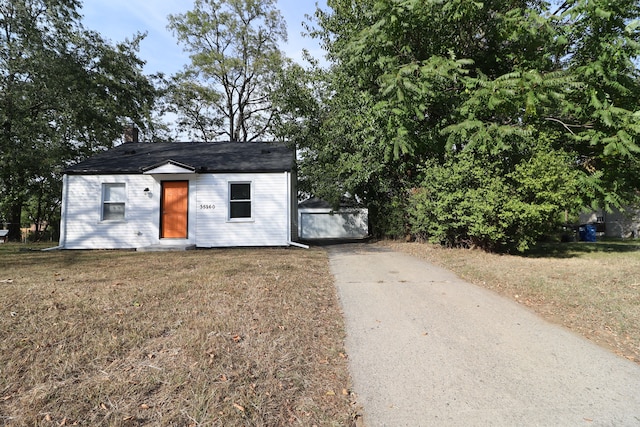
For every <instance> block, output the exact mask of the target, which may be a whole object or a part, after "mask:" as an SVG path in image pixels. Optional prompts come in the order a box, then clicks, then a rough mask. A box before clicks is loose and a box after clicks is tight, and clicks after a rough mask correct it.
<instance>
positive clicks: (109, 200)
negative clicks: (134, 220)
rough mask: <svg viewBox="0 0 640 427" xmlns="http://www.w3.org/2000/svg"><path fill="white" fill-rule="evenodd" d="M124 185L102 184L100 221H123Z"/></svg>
mask: <svg viewBox="0 0 640 427" xmlns="http://www.w3.org/2000/svg"><path fill="white" fill-rule="evenodd" d="M126 196H127V193H126V189H125V185H124V184H102V220H103V221H114V220H123V219H124V206H125V200H126Z"/></svg>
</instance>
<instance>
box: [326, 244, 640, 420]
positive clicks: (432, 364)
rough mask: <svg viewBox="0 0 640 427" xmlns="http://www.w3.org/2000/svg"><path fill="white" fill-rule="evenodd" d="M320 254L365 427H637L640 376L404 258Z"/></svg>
mask: <svg viewBox="0 0 640 427" xmlns="http://www.w3.org/2000/svg"><path fill="white" fill-rule="evenodd" d="M328 252H329V259H330V264H331V270H332V273H333V274H334V276H335V279H336V286H337V289H338V295H339V298H340V301H341V304H342V307H343V310H344V314H345V322H346V328H347V340H346V348H347V352H348V355H349V363H350V369H351V374H352V378H353V383H354V384H353V387H354V391H355V393H356V395H357V399H358V403H359V404H360V405H361V406H362V408H363V415H364V424H365V425H366V426H368V427H377V426H390V427H391V426H394V427H395V426H516V425H520V426H523V425H526V426H640V366H638V365H636V364H634V363H632V362H629V361H627V360H626V359H622V358H619V357H618V356H616V355H614V354H612V353H610V352H608V351H606V350H604V349H602V348H600V347H598V346H597V345H595V344H593V343H591V342H589V341H587V340H585V339H583V338H582V337H579V336H577V335H575V334H573V333H571V332H569V331H568V330H566V329H563V328H562V327H560V326H557V325H553V324H550V323H548V322H546V321H545V320H543V319H541V318H539V317H537V316H536V315H535V314H534V313H532V312H531V311H529V310H528V309H526V308H524V307H522V306H520V305H518V304H516V303H515V302H512V301H511V300H508V299H505V298H503V297H501V296H498V295H497V294H495V293H492V292H491V291H488V290H486V289H483V288H479V287H477V286H474V285H471V284H469V283H467V282H465V281H463V280H460V279H459V278H457V277H456V276H455V275H454V274H453V273H451V272H449V271H446V270H443V269H441V268H438V267H435V266H434V265H432V264H429V263H427V262H425V261H422V260H419V259H417V258H414V257H411V256H409V255H406V254H401V253H397V252H393V251H391V250H389V249H387V248H383V247H380V246H376V245H374V244H347V245H335V246H330V247H328Z"/></svg>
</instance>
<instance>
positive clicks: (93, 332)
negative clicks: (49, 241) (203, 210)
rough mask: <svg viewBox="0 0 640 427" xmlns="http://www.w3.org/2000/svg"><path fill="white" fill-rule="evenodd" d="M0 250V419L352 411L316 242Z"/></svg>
mask: <svg viewBox="0 0 640 427" xmlns="http://www.w3.org/2000/svg"><path fill="white" fill-rule="evenodd" d="M0 246H1V247H0V310H1V312H0V424H4V425H10V426H14V425H15V426H63V425H76V424H77V425H92V426H132V425H167V426H168V425H175V426H240V425H242V426H247V425H251V426H262V425H264V426H276V425H305V426H307V425H308V426H312V425H340V426H342V425H349V424H351V423H352V421H353V416H352V409H351V405H350V397H349V395H348V394H349V393H348V392H347V390H348V389H349V377H348V370H347V361H346V360H345V353H344V349H343V339H344V329H343V322H342V316H341V312H340V308H339V304H338V302H337V297H336V294H335V290H334V287H333V284H332V283H333V282H332V279H331V275H330V273H329V270H328V263H327V258H326V254H325V253H324V251H319V250H309V251H302V250H296V249H255V250H249V249H230V250H203V251H189V252H182V253H135V252H122V251H86V252H45V253H43V252H35V251H31V252H23V251H19V250H18V248H19V247H18V246H15V245H0Z"/></svg>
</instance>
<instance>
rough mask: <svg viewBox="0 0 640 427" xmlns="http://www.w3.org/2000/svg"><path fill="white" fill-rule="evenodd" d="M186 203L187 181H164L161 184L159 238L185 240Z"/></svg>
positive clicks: (187, 196) (187, 194)
mask: <svg viewBox="0 0 640 427" xmlns="http://www.w3.org/2000/svg"><path fill="white" fill-rule="evenodd" d="M188 201H189V181H164V182H163V183H162V201H161V202H160V204H161V206H160V208H161V212H162V213H161V217H160V237H161V238H164V239H170V238H173V239H186V238H187V218H188V215H187V206H188V205H189V203H188Z"/></svg>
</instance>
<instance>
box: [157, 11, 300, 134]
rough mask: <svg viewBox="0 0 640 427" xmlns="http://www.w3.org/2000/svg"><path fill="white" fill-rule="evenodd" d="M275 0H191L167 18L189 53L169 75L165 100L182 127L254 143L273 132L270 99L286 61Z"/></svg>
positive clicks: (198, 132) (282, 30)
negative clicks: (180, 70)
mask: <svg viewBox="0 0 640 427" xmlns="http://www.w3.org/2000/svg"><path fill="white" fill-rule="evenodd" d="M275 5H276V1H275V0H196V2H195V4H194V9H193V10H192V11H190V12H187V13H185V14H180V15H171V16H170V17H169V22H170V23H169V28H171V29H172V30H173V31H174V33H175V34H176V36H177V38H178V40H179V41H180V42H181V43H182V44H183V45H184V46H185V50H186V51H188V52H189V53H190V54H191V64H190V65H189V66H187V69H186V72H185V73H182V74H179V75H177V76H175V77H174V78H173V82H172V86H171V89H172V90H171V91H170V99H169V102H170V103H173V105H174V106H175V109H176V111H178V113H179V114H180V120H181V122H182V126H183V127H191V128H192V129H194V130H195V132H196V133H197V134H198V135H200V136H201V137H203V138H205V139H207V140H209V139H214V138H215V139H218V138H225V139H229V140H231V141H255V140H258V139H261V138H265V137H266V136H270V135H271V134H272V125H273V117H274V108H273V107H272V102H271V99H270V94H271V92H272V90H273V84H274V82H275V77H276V76H277V74H278V72H279V71H280V70H281V69H282V68H283V66H285V64H286V59H285V58H284V56H283V54H282V52H281V51H280V49H279V46H278V43H279V42H281V41H286V38H287V33H286V26H285V22H284V19H283V18H282V16H281V14H280V12H279V11H278V10H277V9H276V7H275Z"/></svg>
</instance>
